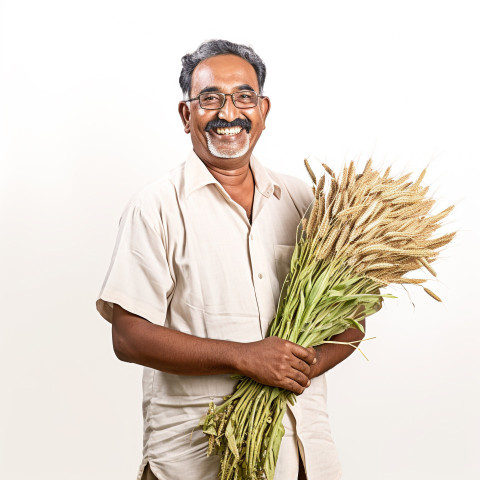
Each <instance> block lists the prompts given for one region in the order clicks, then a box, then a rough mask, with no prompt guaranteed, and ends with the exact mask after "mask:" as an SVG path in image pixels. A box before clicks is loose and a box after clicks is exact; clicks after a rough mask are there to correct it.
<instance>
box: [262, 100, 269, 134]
mask: <svg viewBox="0 0 480 480" xmlns="http://www.w3.org/2000/svg"><path fill="white" fill-rule="evenodd" d="M260 111H261V112H262V116H263V128H264V129H265V120H266V118H267V115H268V112H269V111H270V99H269V98H268V97H263V98H261V99H260Z"/></svg>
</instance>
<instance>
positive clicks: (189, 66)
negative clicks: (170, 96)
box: [179, 40, 267, 98]
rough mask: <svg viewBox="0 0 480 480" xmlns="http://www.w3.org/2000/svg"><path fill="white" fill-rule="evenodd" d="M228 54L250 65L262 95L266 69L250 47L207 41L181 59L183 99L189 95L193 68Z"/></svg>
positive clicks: (227, 42)
mask: <svg viewBox="0 0 480 480" xmlns="http://www.w3.org/2000/svg"><path fill="white" fill-rule="evenodd" d="M228 54H230V55H237V56H238V57H241V58H243V59H244V60H246V61H247V62H248V63H250V65H251V66H252V67H253V68H254V69H255V72H256V74H257V80H258V86H259V88H260V92H259V93H263V85H264V83H265V76H266V75H267V68H266V67H265V64H264V63H263V61H262V59H261V58H260V57H259V56H258V55H257V54H256V53H255V52H254V50H253V48H252V47H248V46H247V45H241V44H238V43H232V42H229V41H228V40H208V41H206V42H203V43H202V44H201V45H200V46H199V47H198V48H197V49H196V50H195V51H194V52H193V53H187V54H186V55H184V56H183V57H182V71H181V73H180V78H179V82H180V88H181V89H182V92H183V94H184V95H185V98H187V97H188V96H189V95H190V89H191V86H192V74H193V71H194V70H195V67H196V66H197V65H198V64H199V63H200V62H202V61H203V60H206V59H207V58H210V57H215V56H217V55H228Z"/></svg>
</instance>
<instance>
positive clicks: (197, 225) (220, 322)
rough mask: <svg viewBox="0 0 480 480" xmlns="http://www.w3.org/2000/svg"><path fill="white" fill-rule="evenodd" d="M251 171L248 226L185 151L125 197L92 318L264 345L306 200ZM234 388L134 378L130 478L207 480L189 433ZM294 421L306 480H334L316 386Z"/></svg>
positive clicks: (279, 178) (280, 180)
mask: <svg viewBox="0 0 480 480" xmlns="http://www.w3.org/2000/svg"><path fill="white" fill-rule="evenodd" d="M251 168H252V172H253V176H254V180H255V194H254V202H253V214H252V215H253V216H252V224H251V225H250V223H249V221H248V218H247V215H246V212H245V210H244V209H243V208H242V207H241V206H240V205H238V204H237V203H235V202H234V201H233V200H232V199H231V198H230V196H229V195H228V193H227V192H226V191H225V189H224V188H223V187H222V186H221V184H220V183H219V182H218V181H217V180H215V178H214V177H213V176H212V175H211V173H210V172H209V171H208V169H207V168H206V167H205V165H204V164H203V162H202V161H201V160H200V159H199V158H198V157H197V155H196V154H195V153H194V152H192V153H191V154H190V156H189V157H188V159H187V161H186V162H184V163H183V164H181V165H179V166H178V167H177V168H175V169H174V170H172V171H171V172H169V174H167V175H166V176H165V177H164V178H161V179H159V180H157V181H156V182H154V183H152V184H150V185H148V186H146V187H144V188H143V189H142V190H140V191H139V192H138V193H137V194H136V195H134V197H133V198H132V199H131V200H130V202H129V203H128V205H127V207H126V209H125V211H124V212H123V215H122V217H121V220H120V226H119V232H118V237H117V242H116V245H115V250H114V253H113V257H112V261H111V265H110V268H109V270H108V273H107V276H106V279H105V281H104V284H103V286H102V289H101V292H100V295H99V299H98V300H97V309H98V311H99V312H100V314H101V315H102V316H103V317H104V318H105V319H107V320H108V321H110V322H111V320H112V304H113V303H116V304H118V305H121V306H122V307H123V308H124V309H125V310H127V311H129V312H132V313H134V314H137V315H139V316H141V317H143V318H145V319H147V320H149V321H150V322H152V323H155V324H158V325H164V326H166V327H168V328H172V329H175V330H179V331H181V332H185V333H188V334H191V335H196V336H198V337H205V338H215V339H221V340H232V341H237V342H253V341H257V340H260V339H262V338H264V337H265V335H266V333H267V329H268V325H269V323H270V321H271V320H272V319H273V317H274V316H275V311H276V307H277V302H278V299H279V295H280V289H281V285H282V283H283V280H284V278H285V276H286V274H287V272H288V270H289V263H290V258H291V255H292V252H293V248H294V245H295V235H296V228H297V225H298V223H299V222H300V219H301V217H302V215H303V214H304V213H305V211H306V210H307V208H308V206H309V204H310V202H311V200H312V198H313V196H312V192H311V189H310V188H309V187H308V186H307V185H306V184H305V183H304V182H302V181H301V180H299V179H296V178H294V177H291V176H288V175H282V174H279V173H275V172H273V171H271V170H269V169H267V168H265V167H263V166H262V165H261V164H260V163H259V161H258V160H257V159H256V158H254V157H253V156H252V159H251ZM235 383H236V381H235V380H232V379H231V378H230V376H229V375H211V376H185V375H173V374H169V373H164V372H161V371H158V370H154V369H151V368H147V367H144V373H143V415H144V449H143V454H144V458H143V461H142V464H141V467H140V472H139V476H138V478H140V477H141V472H142V471H143V467H144V466H145V464H146V463H147V462H149V463H150V467H151V469H152V471H153V473H154V474H155V475H156V476H157V478H158V479H159V480H173V479H177V478H178V479H180V478H185V472H186V471H188V472H189V474H188V478H189V480H205V479H212V480H213V479H215V478H216V474H217V472H218V457H217V456H212V457H207V456H206V445H207V438H206V437H205V436H204V435H203V433H202V431H201V430H198V429H197V430H195V427H196V426H197V425H198V423H199V421H200V419H201V417H202V416H203V415H204V414H205V412H206V410H207V408H208V403H209V402H210V401H212V400H213V401H214V402H216V403H217V404H219V403H221V402H222V401H223V397H224V396H225V395H228V394H231V393H232V391H233V389H234V386H235ZM292 413H293V416H294V418H295V424H296V425H295V426H294V428H296V433H297V436H298V440H299V445H300V451H301V452H302V456H304V462H305V465H306V470H307V475H308V476H309V478H310V479H315V480H318V479H325V480H330V479H337V478H339V477H340V468H339V463H338V458H337V454H336V449H335V446H334V444H333V441H332V438H331V434H330V427H329V423H328V416H327V413H326V384H325V378H324V376H323V375H322V376H320V377H317V378H315V379H314V380H313V381H312V384H311V386H310V387H309V388H308V389H307V390H306V391H305V393H304V394H303V395H301V396H299V397H298V401H297V403H296V404H295V406H294V407H292ZM289 417H290V416H285V419H286V421H287V420H288V418H289ZM192 432H193V433H192ZM279 474H280V473H279ZM277 478H278V479H279V480H280V479H282V477H281V476H278V475H276V476H275V479H276V480H277ZM282 480H283V479H282Z"/></svg>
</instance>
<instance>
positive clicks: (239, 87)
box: [199, 83, 255, 95]
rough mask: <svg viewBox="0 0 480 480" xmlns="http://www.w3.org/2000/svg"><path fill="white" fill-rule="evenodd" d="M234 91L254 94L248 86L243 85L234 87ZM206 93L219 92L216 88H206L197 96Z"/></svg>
mask: <svg viewBox="0 0 480 480" xmlns="http://www.w3.org/2000/svg"><path fill="white" fill-rule="evenodd" d="M235 90H238V91H240V90H250V91H252V92H254V91H255V90H254V89H253V88H252V87H251V86H250V85H248V84H246V83H245V84H243V85H239V86H238V87H235ZM208 92H220V89H219V88H218V87H206V88H204V89H203V90H201V91H200V93H199V95H200V94H201V93H208Z"/></svg>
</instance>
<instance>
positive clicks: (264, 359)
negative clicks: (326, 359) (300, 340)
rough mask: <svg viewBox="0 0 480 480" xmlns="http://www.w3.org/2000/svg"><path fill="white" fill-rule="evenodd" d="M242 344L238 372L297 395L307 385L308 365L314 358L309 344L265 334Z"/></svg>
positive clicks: (309, 374) (314, 353)
mask: <svg viewBox="0 0 480 480" xmlns="http://www.w3.org/2000/svg"><path fill="white" fill-rule="evenodd" d="M243 347H244V348H243V349H242V353H243V356H242V359H241V360H240V363H241V365H240V367H239V370H240V372H241V374H242V375H246V376H247V377H250V378H253V380H255V381H256V382H258V383H262V384H264V385H270V386H272V387H280V388H285V389H287V390H290V391H292V392H293V393H295V394H297V395H300V394H302V393H303V392H304V390H305V389H306V388H307V387H308V386H310V376H311V372H310V370H311V366H312V365H313V364H315V363H316V361H317V359H316V352H315V349H314V348H313V347H310V348H303V347H301V346H300V345H297V344H296V343H293V342H289V341H288V340H282V339H281V338H278V337H267V338H265V339H263V340H260V341H258V342H252V343H247V344H244V346H243ZM245 347H246V348H245Z"/></svg>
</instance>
